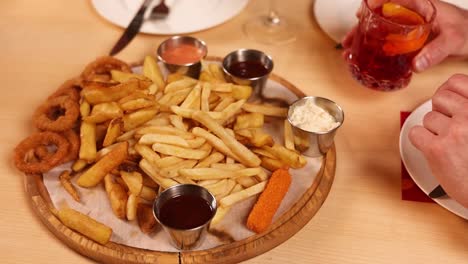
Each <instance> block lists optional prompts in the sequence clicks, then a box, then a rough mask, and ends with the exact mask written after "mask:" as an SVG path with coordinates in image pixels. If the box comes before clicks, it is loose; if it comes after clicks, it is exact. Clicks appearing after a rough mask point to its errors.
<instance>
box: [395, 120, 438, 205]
mask: <svg viewBox="0 0 468 264" xmlns="http://www.w3.org/2000/svg"><path fill="white" fill-rule="evenodd" d="M410 114H411V112H400V129H401V127H402V126H403V123H405V120H406V118H408V116H409V115H410ZM401 199H403V200H407V201H415V202H425V203H434V201H433V200H432V199H431V198H430V197H429V196H427V195H426V194H425V193H424V192H423V191H422V190H421V189H419V187H418V186H417V185H416V183H414V181H413V179H412V178H411V176H410V175H409V173H408V171H407V170H406V168H405V165H404V164H403V162H401Z"/></svg>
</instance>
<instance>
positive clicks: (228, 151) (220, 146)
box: [192, 127, 240, 161]
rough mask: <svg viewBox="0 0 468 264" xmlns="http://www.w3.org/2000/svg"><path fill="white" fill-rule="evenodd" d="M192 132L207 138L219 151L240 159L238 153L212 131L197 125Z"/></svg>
mask: <svg viewBox="0 0 468 264" xmlns="http://www.w3.org/2000/svg"><path fill="white" fill-rule="evenodd" d="M192 133H193V134H194V135H196V136H199V137H202V138H204V139H206V141H207V142H208V143H210V144H211V145H212V146H213V147H214V148H215V149H216V150H218V151H219V152H221V153H223V154H225V155H227V156H230V157H232V158H234V159H236V160H238V161H240V158H238V157H237V155H236V154H234V153H233V152H232V151H231V149H229V148H228V147H227V146H226V144H225V143H224V142H223V141H222V140H221V139H220V138H218V137H217V136H215V135H213V134H211V133H210V132H208V131H206V130H205V129H203V128H200V127H195V128H193V129H192Z"/></svg>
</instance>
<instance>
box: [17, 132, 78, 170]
mask: <svg viewBox="0 0 468 264" xmlns="http://www.w3.org/2000/svg"><path fill="white" fill-rule="evenodd" d="M40 146H56V148H57V150H56V151H55V152H54V153H53V154H51V155H48V156H47V157H45V158H44V159H42V160H38V161H34V160H31V159H28V155H29V153H30V152H31V150H34V149H36V148H38V147H40ZM68 148H69V144H68V142H67V139H66V138H65V137H63V136H61V135H60V134H57V133H54V132H49V131H45V132H38V133H34V134H32V135H31V136H29V137H27V138H25V139H24V140H23V141H21V142H20V143H19V144H18V146H16V148H15V156H14V161H15V165H16V167H17V168H18V169H19V170H21V171H23V172H25V173H44V172H47V171H49V170H50V169H52V168H53V167H55V166H56V165H58V164H60V162H62V160H63V159H64V158H65V156H66V155H67V154H68Z"/></svg>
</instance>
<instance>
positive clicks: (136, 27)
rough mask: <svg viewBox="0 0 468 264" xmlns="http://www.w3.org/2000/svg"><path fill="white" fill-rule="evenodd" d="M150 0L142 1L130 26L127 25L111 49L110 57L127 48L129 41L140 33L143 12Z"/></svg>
mask: <svg viewBox="0 0 468 264" xmlns="http://www.w3.org/2000/svg"><path fill="white" fill-rule="evenodd" d="M151 1H152V0H144V1H143V4H141V6H140V9H138V12H137V13H136V15H135V16H134V17H133V19H132V21H131V22H130V24H128V26H127V28H126V29H125V31H124V33H123V34H122V36H121V37H120V39H119V40H118V41H117V43H116V44H115V46H114V47H113V48H112V50H111V52H110V55H111V56H114V55H115V54H117V53H119V51H121V50H122V49H123V48H125V47H126V46H127V44H128V43H130V41H132V39H133V38H134V37H135V36H136V34H138V32H140V28H141V25H142V24H143V19H144V15H145V11H146V9H147V8H148V6H149V5H150V4H151Z"/></svg>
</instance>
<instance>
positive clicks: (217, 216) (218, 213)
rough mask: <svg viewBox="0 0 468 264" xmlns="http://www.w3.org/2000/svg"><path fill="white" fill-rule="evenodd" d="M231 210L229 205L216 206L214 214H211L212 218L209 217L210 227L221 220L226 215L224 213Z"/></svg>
mask: <svg viewBox="0 0 468 264" xmlns="http://www.w3.org/2000/svg"><path fill="white" fill-rule="evenodd" d="M230 210H231V207H230V206H229V207H218V209H217V210H216V214H215V215H214V216H213V219H211V222H210V227H209V228H210V229H212V227H213V226H216V225H217V224H219V223H220V222H221V220H222V219H223V218H224V217H225V216H226V214H227V213H228V212H229V211H230Z"/></svg>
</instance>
